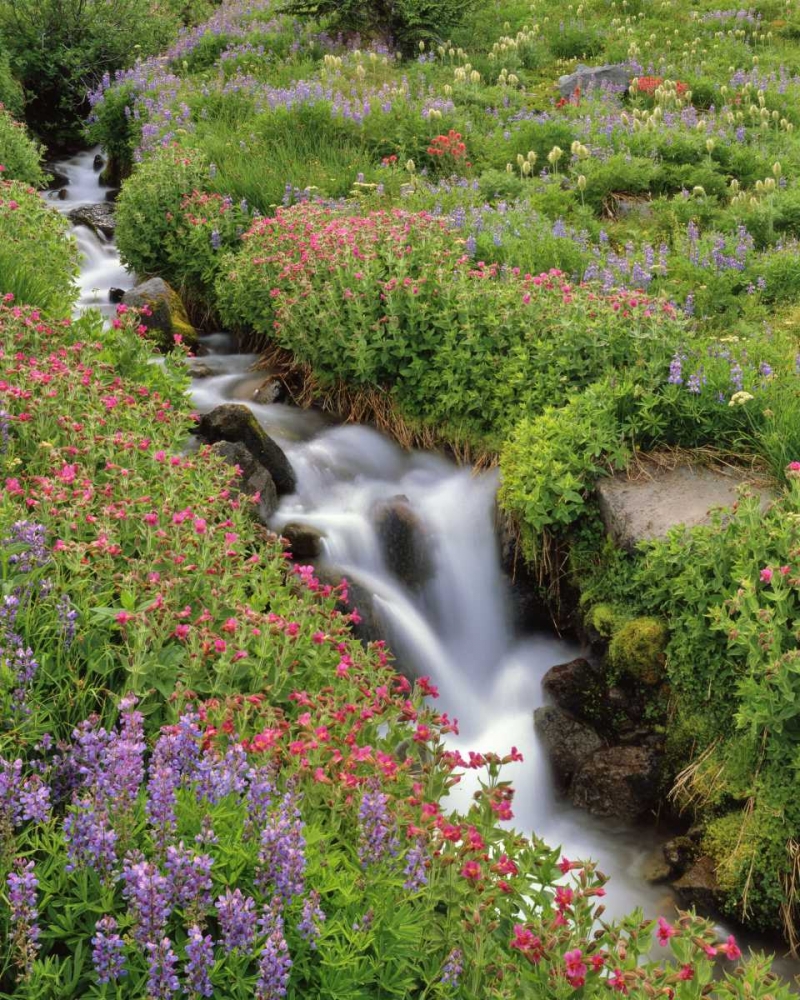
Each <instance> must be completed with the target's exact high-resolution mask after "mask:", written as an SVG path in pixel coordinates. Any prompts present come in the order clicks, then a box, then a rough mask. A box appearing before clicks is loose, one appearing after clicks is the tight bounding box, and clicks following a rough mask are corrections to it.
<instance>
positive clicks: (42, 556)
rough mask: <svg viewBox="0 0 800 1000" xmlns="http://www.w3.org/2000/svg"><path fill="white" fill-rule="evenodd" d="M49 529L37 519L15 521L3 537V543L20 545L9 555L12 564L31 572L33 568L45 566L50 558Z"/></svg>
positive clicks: (18, 568) (20, 569)
mask: <svg viewBox="0 0 800 1000" xmlns="http://www.w3.org/2000/svg"><path fill="white" fill-rule="evenodd" d="M46 535H47V529H46V528H45V526H44V525H43V524H37V523H36V522H35V521H15V522H14V523H13V524H12V525H11V528H10V530H9V534H8V535H7V536H6V537H5V538H4V539H3V545H6V546H11V545H13V546H15V547H19V551H18V552H12V554H11V555H10V556H9V557H8V563H9V565H10V566H14V567H15V568H16V570H17V571H18V572H20V573H30V572H31V570H33V569H36V568H38V567H39V566H44V564H45V563H46V562H47V561H48V560H49V558H50V553H49V552H48V551H47V542H46Z"/></svg>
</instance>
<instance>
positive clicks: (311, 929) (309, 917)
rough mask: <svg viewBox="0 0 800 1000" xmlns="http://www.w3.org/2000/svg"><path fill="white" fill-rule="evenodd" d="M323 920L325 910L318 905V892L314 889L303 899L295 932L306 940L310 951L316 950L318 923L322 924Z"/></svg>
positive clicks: (324, 918)
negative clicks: (300, 914) (301, 910)
mask: <svg viewBox="0 0 800 1000" xmlns="http://www.w3.org/2000/svg"><path fill="white" fill-rule="evenodd" d="M325 920H326V917H325V911H324V910H323V909H322V907H321V906H320V905H319V893H318V892H317V891H316V889H314V890H312V891H311V892H310V893H309V894H308V895H307V896H306V898H305V899H304V900H303V912H302V916H301V917H300V922H299V923H298V925H297V933H298V934H299V935H300V937H301V938H302V939H303V940H304V941H308V943H309V946H310V947H311V949H312V951H315V950H316V947H317V938H318V937H319V932H320V924H324V923H325Z"/></svg>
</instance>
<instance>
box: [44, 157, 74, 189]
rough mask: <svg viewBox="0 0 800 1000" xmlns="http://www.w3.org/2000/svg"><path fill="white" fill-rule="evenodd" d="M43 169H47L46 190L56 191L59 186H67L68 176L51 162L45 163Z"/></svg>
mask: <svg viewBox="0 0 800 1000" xmlns="http://www.w3.org/2000/svg"><path fill="white" fill-rule="evenodd" d="M44 169H45V170H46V171H47V174H48V176H49V177H50V180H49V181H48V182H47V189H48V191H58V190H59V189H60V188H65V187H69V177H67V175H66V174H65V173H63V172H62V171H61V170H59V169H58V167H56V166H54V165H53V164H52V163H45V164H44Z"/></svg>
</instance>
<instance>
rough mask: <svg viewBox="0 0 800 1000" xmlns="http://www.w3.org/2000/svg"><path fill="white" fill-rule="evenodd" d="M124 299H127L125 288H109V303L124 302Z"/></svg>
mask: <svg viewBox="0 0 800 1000" xmlns="http://www.w3.org/2000/svg"><path fill="white" fill-rule="evenodd" d="M124 298H125V289H124V288H109V290H108V301H109V302H122V300H123V299H124Z"/></svg>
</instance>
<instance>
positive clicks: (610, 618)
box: [586, 604, 619, 639]
mask: <svg viewBox="0 0 800 1000" xmlns="http://www.w3.org/2000/svg"><path fill="white" fill-rule="evenodd" d="M586 624H587V625H588V626H589V627H590V628H593V629H594V630H595V632H597V633H598V635H600V636H602V638H603V639H610V638H611V636H612V635H613V634H614V631H615V629H616V628H617V627H618V626H619V614H618V613H617V610H616V609H615V608H614V606H613V605H612V604H595V606H594V607H593V608H592V609H591V611H589V613H588V614H587V615H586Z"/></svg>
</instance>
